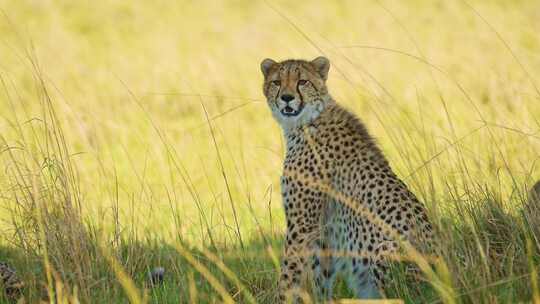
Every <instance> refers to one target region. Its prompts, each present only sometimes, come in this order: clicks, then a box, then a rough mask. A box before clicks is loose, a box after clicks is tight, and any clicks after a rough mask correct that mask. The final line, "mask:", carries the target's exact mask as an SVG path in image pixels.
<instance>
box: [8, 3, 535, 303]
mask: <svg viewBox="0 0 540 304" xmlns="http://www.w3.org/2000/svg"><path fill="white" fill-rule="evenodd" d="M0 9H1V12H2V14H1V18H0V37H2V38H1V42H0V84H1V90H0V92H1V94H0V116H1V118H0V168H1V169H2V170H0V206H1V209H0V220H1V222H0V229H1V231H2V234H1V235H0V259H1V260H7V261H9V262H10V263H12V264H13V265H15V267H16V268H17V269H18V272H19V273H20V275H21V276H22V277H23V278H24V280H25V281H26V282H29V284H28V285H29V287H28V288H27V289H26V290H25V297H27V298H28V299H29V301H30V302H33V301H37V299H38V298H44V297H49V298H53V299H56V301H57V302H60V303H77V302H83V303H98V302H101V303H104V302H126V301H128V300H129V301H132V302H154V303H177V302H190V301H200V302H220V301H229V302H230V301H236V302H255V301H256V302H265V303H272V301H273V299H274V297H275V287H276V280H277V273H278V271H277V270H278V269H277V268H279V266H278V264H277V263H276V262H275V261H276V260H277V259H278V256H279V252H280V250H281V249H280V246H281V239H282V233H283V230H284V218H283V211H282V209H281V205H280V203H281V198H280V191H279V182H278V178H279V175H280V172H281V162H282V159H283V150H284V143H283V142H282V140H281V135H280V130H279V127H278V126H277V124H275V123H274V122H273V120H272V118H271V116H270V115H269V111H268V110H267V108H266V104H265V101H264V100H263V97H262V94H261V92H260V87H261V81H262V79H261V78H262V77H261V75H260V71H259V62H260V60H261V59H262V58H264V57H272V58H275V59H284V58H288V57H302V58H312V57H315V56H317V55H320V54H321V53H322V54H324V55H326V56H328V57H329V58H330V59H331V62H332V67H331V74H330V77H329V78H330V79H329V84H328V85H329V88H330V92H332V94H333V96H334V97H335V99H336V100H338V102H340V103H342V104H344V105H345V106H347V107H348V108H350V109H351V110H353V111H354V112H355V113H357V114H358V115H359V116H360V117H361V118H362V120H363V121H364V122H365V123H366V125H367V126H368V127H369V129H370V131H371V133H372V135H373V136H374V137H376V138H377V141H378V142H379V143H380V145H381V146H382V148H383V150H384V152H385V154H386V155H387V156H388V158H389V160H390V162H391V164H392V166H393V167H394V168H395V169H396V170H397V172H398V175H399V176H401V177H402V178H403V179H404V180H405V182H406V183H407V184H408V185H410V186H411V188H412V190H413V192H415V193H416V194H417V195H418V196H419V198H420V199H421V200H422V201H423V202H425V203H426V205H427V206H428V209H429V212H430V215H431V218H432V219H433V220H434V221H435V224H436V226H438V227H439V234H440V239H441V240H443V242H442V247H443V248H442V252H443V260H444V262H445V263H444V264H442V265H443V266H441V267H439V268H438V269H436V274H437V278H438V279H440V280H441V282H442V283H443V285H444V286H445V288H446V289H448V290H450V291H451V292H450V293H449V294H450V295H451V297H448V294H447V296H446V297H444V296H441V294H440V293H439V292H438V291H437V289H434V288H433V287H431V286H430V285H429V284H427V283H426V284H416V283H411V282H410V281H408V280H407V276H406V274H405V273H404V272H405V271H404V270H403V269H400V268H399V267H397V268H396V269H394V270H393V276H392V280H391V281H390V290H389V296H392V297H399V298H403V299H405V300H406V301H408V302H439V301H446V302H452V301H454V302H466V303H469V302H470V303H487V302H489V303H492V302H516V301H531V300H534V301H540V299H539V298H538V280H537V271H538V270H537V269H538V263H539V258H538V257H539V255H538V252H539V250H540V245H539V240H540V238H539V237H540V235H539V230H538V227H539V225H540V214H539V213H538V212H537V210H539V209H538V206H537V205H538V204H536V205H535V203H534V200H530V199H529V196H530V195H529V189H530V187H531V186H532V185H533V184H534V182H535V181H536V179H538V178H540V169H539V168H538V165H537V163H538V162H537V161H538V158H539V155H540V154H539V151H540V121H539V120H538V117H540V102H539V99H540V94H539V93H538V90H537V87H538V71H540V57H539V56H538V54H539V53H540V38H539V36H538V35H537V33H538V32H540V18H537V17H538V16H537V12H538V11H540V5H539V4H538V3H536V2H535V1H516V2H505V1H478V2H474V3H467V2H460V1H446V2H432V1H413V2H399V3H398V2H395V1H374V2H373V1H352V0H351V1H342V2H331V1H327V2H316V3H314V2H311V3H303V2H298V3H296V2H295V3H289V2H286V1H268V2H263V1H261V2H259V1H253V2H251V1H249V2H248V1H245V2H244V1H231V2H220V3H215V2H212V3H210V2H205V1H203V2H193V3H191V2H177V3H168V2H161V1H153V2H151V3H150V2H148V3H142V2H141V3H137V4H126V3H124V2H121V1H112V2H110V1H109V2H103V3H91V2H78V3H73V2H69V1H68V2H65V1H57V2H46V1H43V2H33V1H9V2H0ZM528 201H530V202H528ZM531 202H533V203H531ZM157 266H162V267H164V268H165V281H164V283H163V285H160V286H158V287H154V288H151V286H150V285H149V284H148V273H149V272H150V271H151V270H152V269H153V268H154V267H157ZM338 285H339V286H338V287H339V290H338V295H339V296H342V297H346V296H349V294H348V292H347V291H346V290H345V288H343V286H342V285H343V284H341V283H340V284H338ZM0 299H1V296H0ZM0 301H2V300H0Z"/></svg>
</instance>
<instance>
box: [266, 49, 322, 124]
mask: <svg viewBox="0 0 540 304" xmlns="http://www.w3.org/2000/svg"><path fill="white" fill-rule="evenodd" d="M329 69H330V61H328V59H326V58H325V57H317V58H315V59H314V60H313V61H305V60H285V61H282V62H275V61H274V60H272V59H265V60H263V61H262V63H261V70H262V73H263V75H264V86H263V91H264V95H265V96H266V99H267V100H268V105H269V106H270V109H271V110H272V114H273V115H274V118H275V119H276V120H277V121H278V122H279V124H281V126H282V127H283V128H284V129H285V130H286V131H287V130H290V129H294V128H298V127H301V126H303V125H306V124H309V123H310V122H311V121H313V120H314V119H316V118H317V117H318V116H319V115H320V113H321V112H322V111H323V110H324V108H325V107H326V105H327V104H328V103H329V102H330V101H331V98H330V96H329V95H328V90H327V88H326V78H327V77H328V70H329Z"/></svg>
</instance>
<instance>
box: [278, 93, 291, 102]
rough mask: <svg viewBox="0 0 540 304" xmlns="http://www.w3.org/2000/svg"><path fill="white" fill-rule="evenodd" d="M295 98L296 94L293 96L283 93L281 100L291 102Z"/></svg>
mask: <svg viewBox="0 0 540 304" xmlns="http://www.w3.org/2000/svg"><path fill="white" fill-rule="evenodd" d="M293 99H294V96H292V95H289V94H284V95H281V100H283V101H285V102H289V101H291V100H293Z"/></svg>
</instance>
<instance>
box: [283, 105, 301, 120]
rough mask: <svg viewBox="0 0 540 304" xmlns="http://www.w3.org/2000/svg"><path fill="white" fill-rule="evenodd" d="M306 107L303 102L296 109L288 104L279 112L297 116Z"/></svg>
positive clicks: (284, 114)
mask: <svg viewBox="0 0 540 304" xmlns="http://www.w3.org/2000/svg"><path fill="white" fill-rule="evenodd" d="M303 109H304V104H303V103H301V104H300V105H299V106H298V109H296V110H295V109H294V108H293V107H291V106H289V105H286V106H285V107H284V108H283V109H281V110H280V111H279V112H280V113H281V115H283V116H289V117H292V116H297V115H298V114H300V112H302V110H303Z"/></svg>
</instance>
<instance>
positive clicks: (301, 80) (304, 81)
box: [298, 79, 308, 85]
mask: <svg viewBox="0 0 540 304" xmlns="http://www.w3.org/2000/svg"><path fill="white" fill-rule="evenodd" d="M307 82H308V81H307V80H305V79H300V80H298V84H299V85H305V84H306V83H307Z"/></svg>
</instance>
